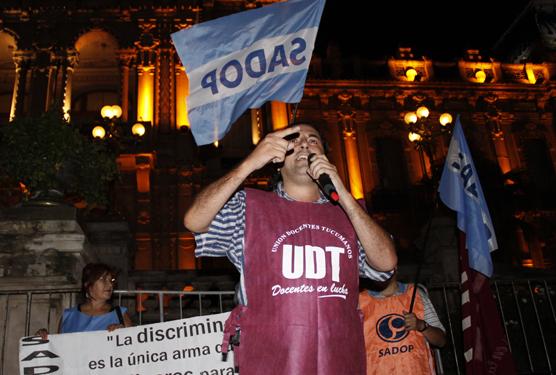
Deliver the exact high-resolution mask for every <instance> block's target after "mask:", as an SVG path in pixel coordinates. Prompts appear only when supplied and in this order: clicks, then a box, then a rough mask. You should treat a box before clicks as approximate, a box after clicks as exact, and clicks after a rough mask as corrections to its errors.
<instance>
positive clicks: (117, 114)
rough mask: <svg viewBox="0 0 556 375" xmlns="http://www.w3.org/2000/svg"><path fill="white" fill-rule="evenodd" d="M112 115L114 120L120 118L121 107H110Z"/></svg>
mask: <svg viewBox="0 0 556 375" xmlns="http://www.w3.org/2000/svg"><path fill="white" fill-rule="evenodd" d="M112 114H113V115H114V117H115V118H120V117H121V116H122V107H120V106H119V105H117V104H116V105H113V106H112Z"/></svg>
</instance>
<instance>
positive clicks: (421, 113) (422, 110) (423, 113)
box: [417, 106, 429, 118]
mask: <svg viewBox="0 0 556 375" xmlns="http://www.w3.org/2000/svg"><path fill="white" fill-rule="evenodd" d="M417 117H419V118H427V117H429V109H428V108H427V107H425V106H421V107H419V108H417Z"/></svg>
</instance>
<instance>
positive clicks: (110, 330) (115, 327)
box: [107, 324, 124, 332]
mask: <svg viewBox="0 0 556 375" xmlns="http://www.w3.org/2000/svg"><path fill="white" fill-rule="evenodd" d="M119 328H124V325H123V324H110V325H109V326H108V327H107V329H108V332H112V331H114V330H116V329H119Z"/></svg>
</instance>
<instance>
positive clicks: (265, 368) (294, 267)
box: [233, 189, 365, 375]
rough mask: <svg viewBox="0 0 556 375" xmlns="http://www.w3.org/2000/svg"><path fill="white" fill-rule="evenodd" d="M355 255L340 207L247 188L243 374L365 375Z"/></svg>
mask: <svg viewBox="0 0 556 375" xmlns="http://www.w3.org/2000/svg"><path fill="white" fill-rule="evenodd" d="M358 255H359V253H358V247H357V237H356V234H355V231H354V229H353V227H352V225H351V223H350V222H349V220H348V219H347V216H346V214H345V213H344V212H343V210H342V209H341V208H340V207H336V206H333V205H331V204H316V203H304V202H291V201H287V200H286V199H283V198H280V197H278V196H277V195H276V194H275V193H269V192H262V191H258V190H253V189H248V190H247V211H246V228H245V244H244V265H243V273H244V280H245V291H246V295H247V301H248V306H247V307H241V308H239V309H238V310H240V311H241V312H240V313H237V311H236V314H235V316H234V318H233V319H236V320H237V321H236V323H238V324H239V327H240V330H241V338H240V345H239V349H240V350H239V352H238V351H236V352H235V353H234V355H235V356H236V363H237V364H238V366H239V370H240V374H241V375H250V374H253V375H260V374H276V375H285V374H287V375H297V374H299V375H311V374H314V375H317V374H318V375H342V374H345V375H358V374H365V345H364V339H363V330H362V320H361V315H360V312H359V310H358V309H357V305H358V283H359V266H358Z"/></svg>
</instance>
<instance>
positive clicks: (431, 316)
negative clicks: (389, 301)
mask: <svg viewBox="0 0 556 375" xmlns="http://www.w3.org/2000/svg"><path fill="white" fill-rule="evenodd" d="M418 285H419V287H418V288H417V293H419V296H421V300H422V301H423V307H424V314H425V316H424V317H423V320H424V321H425V322H427V323H428V324H429V325H430V326H432V327H436V328H440V329H441V330H442V331H444V332H446V329H444V326H443V325H442V322H441V321H440V319H438V315H437V314H436V310H435V309H434V306H433V304H432V302H431V300H430V298H429V294H428V293H427V289H426V288H425V287H424V286H423V285H421V284H418ZM408 287H409V285H408V284H406V283H400V282H398V291H397V292H396V293H395V294H394V295H396V296H397V295H400V294H402V293H405V291H406V290H407V288H408ZM367 291H368V292H369V294H370V295H372V296H373V297H375V298H379V299H380V298H388V297H385V296H383V295H382V294H380V292H377V291H373V290H368V289H367Z"/></svg>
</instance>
